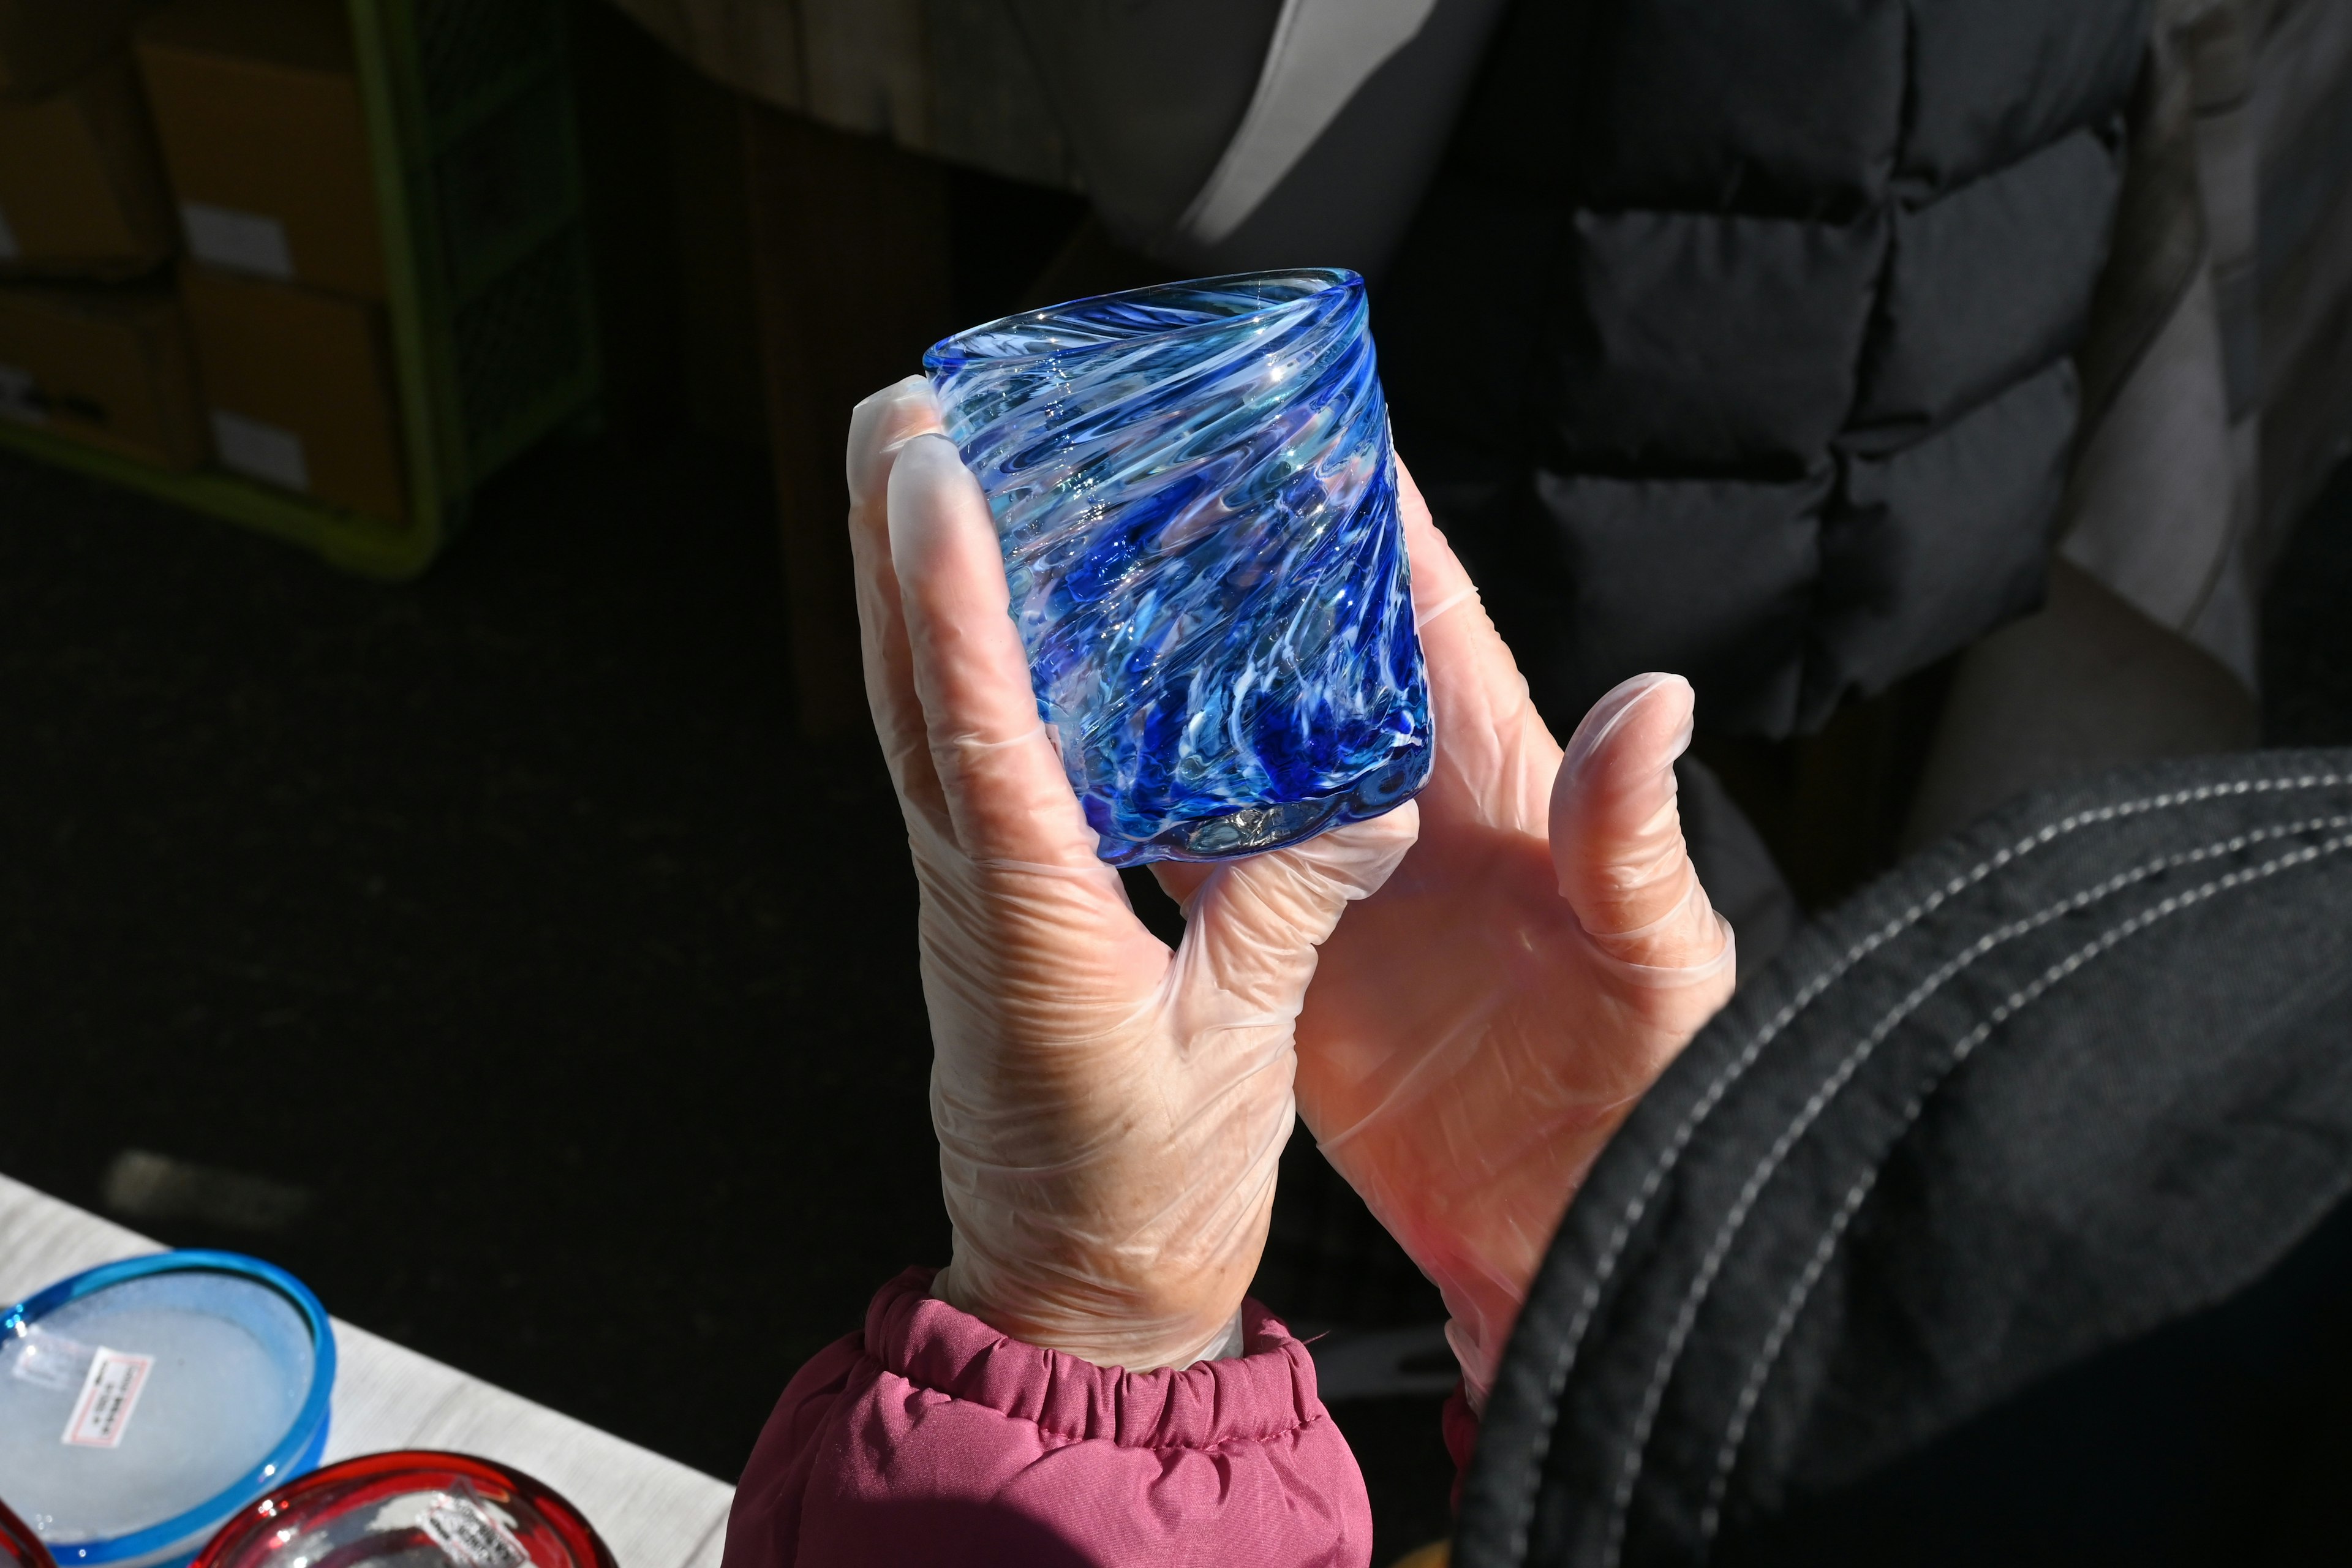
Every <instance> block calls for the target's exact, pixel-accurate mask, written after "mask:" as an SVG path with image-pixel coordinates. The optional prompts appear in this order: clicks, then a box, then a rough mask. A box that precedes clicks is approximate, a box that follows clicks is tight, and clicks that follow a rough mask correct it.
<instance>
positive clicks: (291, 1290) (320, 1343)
mask: <svg viewBox="0 0 2352 1568" xmlns="http://www.w3.org/2000/svg"><path fill="white" fill-rule="evenodd" d="M199 1273H201V1274H226V1275H230V1276H233V1277H235V1278H237V1279H248V1280H251V1281H253V1282H254V1283H255V1284H257V1285H266V1286H268V1288H269V1289H273V1290H276V1291H277V1292H278V1294H279V1295H281V1296H283V1297H285V1298H286V1300H288V1302H289V1303H290V1304H291V1305H292V1306H293V1308H294V1310H296V1311H298V1312H299V1313H300V1314H301V1315H302V1321H304V1323H306V1324H307V1325H308V1326H309V1327H310V1391H309V1393H308V1394H306V1395H305V1396H304V1398H303V1400H302V1407H301V1408H300V1409H299V1410H298V1411H296V1412H295V1414H294V1419H293V1421H292V1422H291V1423H289V1425H288V1426H287V1429H286V1435H285V1436H283V1437H280V1438H279V1439H278V1442H277V1444H276V1445H275V1446H274V1447H271V1448H270V1450H269V1452H268V1453H267V1454H265V1455H263V1456H262V1458H261V1463H260V1464H259V1465H258V1466H257V1467H256V1468H253V1469H251V1470H248V1471H247V1472H246V1475H245V1477H244V1478H243V1479H240V1480H238V1481H236V1483H235V1484H233V1485H231V1486H229V1487H228V1488H226V1489H224V1490H222V1491H219V1492H216V1493H215V1494H214V1495H213V1496H212V1497H210V1498H208V1499H206V1500H205V1501H203V1502H200V1503H198V1504H197V1505H196V1506H195V1507H194V1508H192V1509H188V1510H185V1511H184V1512H182V1513H178V1514H174V1515H173V1517H171V1518H170V1519H165V1520H159V1521H157V1522H155V1523H153V1524H151V1525H149V1526H147V1527H146V1528H145V1529H144V1530H134V1531H131V1532H130V1533H129V1534H127V1535H116V1536H109V1537H101V1538H100V1539H99V1540H96V1541H77V1542H63V1543H61V1544H59V1545H57V1546H51V1545H49V1544H48V1542H42V1543H41V1544H42V1545H43V1547H44V1548H45V1549H46V1550H47V1552H48V1553H49V1556H50V1558H51V1560H52V1561H54V1562H56V1563H58V1564H60V1568H63V1565H65V1564H68V1563H70V1564H75V1565H79V1564H82V1563H89V1564H98V1563H121V1562H124V1561H126V1560H129V1559H131V1558H138V1557H146V1556H149V1555H152V1553H154V1552H160V1551H162V1550H163V1548H165V1547H168V1546H176V1545H178V1544H179V1543H180V1542H184V1541H186V1540H188V1539H189V1538H190V1537H192V1536H194V1534H195V1533H196V1532H197V1531H200V1530H205V1531H207V1533H209V1531H208V1530H207V1527H217V1526H218V1525H219V1523H220V1522H221V1521H222V1520H223V1519H224V1518H226V1516H227V1515H229V1514H232V1513H234V1512H236V1510H238V1509H239V1508H241V1507H243V1506H244V1501H245V1500H246V1499H247V1498H249V1497H251V1496H252V1495H253V1493H254V1491H255V1490H256V1489H267V1488H268V1485H269V1484H270V1482H272V1481H273V1480H277V1479H279V1478H281V1477H284V1476H288V1475H290V1474H291V1473H292V1471H293V1469H294V1468H295V1467H296V1466H297V1465H299V1464H300V1463H302V1462H303V1460H304V1457H305V1456H306V1455H307V1456H309V1458H310V1462H312V1463H315V1462H316V1461H317V1458H318V1453H319V1450H320V1448H322V1447H324V1446H325V1441H326V1436H327V1408H328V1400H329V1397H330V1395H331V1394H332V1393H333V1391H334V1386H335V1330H334V1325H333V1323H332V1322H331V1321H329V1319H328V1317H327V1310H326V1308H324V1307H322V1306H320V1304H319V1298H318V1297H316V1296H313V1295H312V1294H311V1293H310V1287H309V1286H307V1285H305V1284H303V1283H302V1281H300V1280H299V1279H295V1278H294V1276H292V1275H291V1274H289V1273H287V1272H286V1270H284V1269H283V1268H278V1266H277V1265H276V1264H274V1263H264V1262H263V1261H262V1260H261V1259H260V1258H247V1256H245V1254H243V1253H241V1252H214V1251H211V1250H208V1249H205V1248H200V1247H186V1248H183V1249H180V1250H178V1251H173V1252H151V1253H149V1254H147V1255H146V1256H144V1257H142V1258H123V1259H122V1260H121V1262H118V1263H101V1264H100V1265H99V1266H98V1267H97V1268H85V1269H83V1270H82V1271H81V1272H80V1273H79V1274H75V1275H70V1276H68V1278H66V1279H60V1280H58V1282H57V1283H56V1284H54V1285H51V1286H49V1287H48V1288H47V1289H43V1290H39V1291H37V1292H35V1293H34V1294H33V1295H30V1296H27V1297H26V1298H25V1299H24V1300H21V1301H19V1302H17V1303H16V1305H15V1306H13V1307H11V1308H9V1309H8V1310H6V1311H5V1312H0V1336H5V1335H8V1334H14V1333H18V1332H21V1331H22V1330H23V1329H24V1328H25V1327H26V1325H28V1324H31V1323H34V1322H37V1321H39V1320H40V1319H42V1318H45V1317H47V1315H48V1314H49V1313H51V1312H54V1311H56V1310H58V1308H59V1307H62V1306H65V1305H66V1304H67V1303H68V1302H70V1301H79V1300H81V1299H82V1298H83V1297H85V1296H94V1295H96V1294H97V1293H98V1292H100V1290H104V1289H109V1288H110V1287H112V1286H116V1285H121V1284H124V1283H126V1282H128V1281H130V1280H132V1279H146V1278H148V1277H149V1276H151V1275H156V1274H199ZM199 1544H201V1543H199Z"/></svg>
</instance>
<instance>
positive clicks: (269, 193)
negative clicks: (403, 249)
mask: <svg viewBox="0 0 2352 1568" xmlns="http://www.w3.org/2000/svg"><path fill="white" fill-rule="evenodd" d="M137 38H138V51H139V67H140V70H141V72H142V75H143V76H144V77H145V79H146V82H147V100H148V104H149V106H150V108H151V109H152V110H153V113H154V116H155V128H156V131H157V132H158V134H159V136H160V137H161V139H162V142H163V165H164V168H165V169H166V170H167V171H168V172H169V174H170V175H171V181H172V192H173V195H174V196H175V197H176V198H177V199H178V201H179V204H180V219H181V225H182V227H183V228H184V231H185V235H186V239H187V246H188V254H189V255H190V256H191V257H192V258H194V259H195V260H197V261H199V262H202V263H204V264H205V265H206V266H208V267H211V268H217V269H224V270H228V271H235V272H242V273H246V274H248V275H250V276H253V277H257V278H268V279H273V280H275V281H278V282H293V283H302V284H307V285H309V286H310V287H311V288H314V289H331V290H334V291H335V292H337V293H342V294H349V295H352V296H355V297H357V298H360V299H366V300H381V299H383V293H384V269H383V231H382V228H381V226H380V225H379V223H378V221H377V216H376V206H375V182H374V177H373V174H372V173H371V170H370V165H369V162H368V143H367V128H366V121H365V117H364V116H363V114H362V110H361V105H360V85H359V74H358V69H357V67H356V65H355V64H354V61H353V58H352V39H351V34H350V31H349V28H348V26H347V24H346V22H345V20H344V16H343V7H342V5H341V3H340V0H172V3H171V4H168V5H164V6H163V8H162V9H161V10H159V11H156V12H154V13H153V14H152V15H150V16H147V17H145V18H144V19H142V21H141V22H140V24H139V26H138V30H137Z"/></svg>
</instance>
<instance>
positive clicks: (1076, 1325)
mask: <svg viewBox="0 0 2352 1568" xmlns="http://www.w3.org/2000/svg"><path fill="white" fill-rule="evenodd" d="M939 429H940V421H939V415H938V411H937V408H936V407H935V405H933V403H932V401H931V398H930V395H929V391H928V389H927V388H926V387H925V386H924V384H923V383H922V382H921V381H920V380H919V379H917V378H909V379H908V381H906V382H903V383H901V384H898V385H897V386H894V387H890V388H888V389H886V390H885V391H883V392H880V393H877V394H876V395H874V396H873V397H871V398H868V399H867V400H866V402H864V403H862V404H860V405H858V408H857V412H856V417H855V419H854V421H853V423H852V426H851V429H850V438H849V487H850V494H851V509H850V532H851V539H852V544H853V550H854V553H855V559H856V576H857V605H858V623H859V627H860V630H861V633H862V638H863V643H864V653H865V664H866V692H867V695H868V698H869V699H870V700H871V702H872V704H873V709H874V723H875V728H876V730H877V731H878V733H879V734H880V737H881V741H882V747H883V752H884V753H885V755H886V756H887V759H888V762H889V766H890V773H891V778H892V781H893V782H894V784H896V785H897V788H898V799H899V804H900V805H901V806H902V807H903V809H904V812H905V816H906V821H907V837H908V846H909V847H910V849H911V851H912V853H913V857H914V863H915V872H916V878H917V880H918V882H919V885H920V888H921V894H922V910H921V923H920V942H921V953H922V976H923V995H924V1000H925V1002H926V1004H927V1005H928V1006H929V1011H930V1019H931V1037H932V1045H933V1049H934V1056H933V1059H932V1069H931V1119H932V1122H933V1124H934V1126H935V1128H936V1130H937V1131H938V1133H939V1141H940V1178H941V1184H942V1186H943V1187H944V1189H945V1193H946V1197H947V1206H948V1215H949V1218H950V1221H952V1223H953V1226H954V1233H955V1244H954V1256H953V1261H952V1262H950V1265H949V1266H948V1268H946V1270H945V1271H943V1272H942V1273H941V1274H940V1277H939V1279H938V1281H937V1282H936V1283H935V1284H934V1286H933V1288H932V1289H933V1293H934V1294H935V1295H938V1296H940V1297H941V1298H942V1299H944V1300H947V1301H949V1302H950V1303H951V1304H952V1305H955V1306H957V1307H960V1308H961V1309H963V1310H966V1311H969V1312H971V1313H972V1314H973V1315H974V1316H976V1317H978V1318H980V1319H981V1320H982V1321H985V1322H987V1323H988V1324H990V1325H991V1326H992V1327H994V1328H996V1329H998V1330H1000V1331H1003V1332H1004V1333H1006V1334H1009V1335H1011V1336H1013V1338H1015V1339H1019V1340H1023V1341H1026V1342H1030V1343H1033V1344H1039V1345H1045V1346H1047V1347H1050V1348H1053V1349H1056V1350H1062V1351H1067V1352H1072V1353H1075V1354H1076V1355H1080V1356H1083V1357H1085V1358H1086V1359H1087V1360H1088V1361H1091V1362H1095V1363H1099V1364H1102V1365H1107V1366H1123V1367H1127V1368H1129V1369H1130V1370H1135V1371H1142V1370H1147V1369H1150V1368H1155V1367H1162V1366H1181V1365H1186V1364H1189V1363H1192V1362H1193V1361H1196V1360H1198V1359H1200V1358H1201V1357H1202V1356H1203V1355H1207V1354H1213V1353H1220V1352H1223V1351H1225V1350H1227V1349H1228V1348H1233V1347H1232V1342H1233V1341H1234V1338H1236V1337H1237V1336H1236V1335H1235V1326H1236V1324H1237V1321H1238V1313H1239V1311H1240V1308H1241V1301H1242V1296H1243V1292H1244V1290H1245V1289H1247V1287H1248V1285H1249V1281H1250V1278H1251V1276H1252V1274H1253V1273H1254V1272H1255V1269H1256V1267H1257V1262H1258V1257H1259V1254H1260V1252H1261V1251H1262V1250H1263V1249H1264V1247H1265V1230H1266V1220H1267V1215H1268V1210H1269V1208H1270V1205H1272V1202H1273V1198H1274V1184H1275V1168H1276V1158H1277V1156H1278V1155H1279V1154H1280V1153H1281V1152H1282V1146H1283V1143H1284V1142H1285V1141H1286V1139H1287V1138H1288V1136H1289V1133H1290V1130H1291V1125H1292V1119H1293V1114H1294V1101H1293V1098H1292V1088H1291V1084H1292V1073H1293V1068H1294V1060H1295V1058H1294V1055H1293V1051H1292V1038H1291V1036H1292V1028H1293V1026H1294V1024H1295V1022H1296V1020H1297V1016H1298V1010H1299V1007H1300V1005H1301V1002H1302V1000H1303V999H1304V997H1305V995H1306V992H1307V982H1308V981H1309V979H1310V978H1311V977H1312V976H1313V974H1314V973H1315V965H1316V949H1317V946H1318V944H1319V943H1321V942H1323V941H1324V940H1325V939H1326V938H1327V937H1328V936H1329V935H1330V934H1331V931H1332V928H1333V926H1334V925H1335V924H1336V923H1337V922H1338V921H1339V915H1340V911H1341V910H1343V909H1344V908H1345V907H1346V906H1347V905H1348V903H1349V901H1350V900H1358V899H1361V898H1363V897H1365V896H1366V895H1368V894H1370V892H1372V891H1373V890H1374V889H1377V888H1379V887H1380V885H1381V882H1382V881H1383V880H1384V879H1386V878H1387V877H1388V875H1389V873H1390V872H1391V870H1392V869H1393V868H1395V866H1396V864H1397V861H1398V859H1399V858H1401V857H1402V855H1403V853H1404V852H1405V850H1406V849H1407V847H1410V846H1411V844H1412V837H1413V830H1414V822H1415V813H1414V810H1413V808H1412V806H1411V805H1406V806H1403V807H1401V808H1400V809H1398V810H1397V811H1394V812H1391V813H1390V814H1389V815H1388V816H1383V817H1381V818H1379V819H1377V820H1375V821H1371V822H1367V823H1360V824H1356V825H1353V826H1349V827H1345V828H1341V829H1339V830H1337V831H1334V832H1331V833H1328V834H1325V835H1323V836H1322V837H1318V838H1316V839H1314V840H1312V841H1310V842H1308V843H1307V844H1305V845H1302V846H1300V847H1297V848H1294V849H1287V850H1282V851H1278V852H1276V853H1273V854H1268V855H1260V856H1255V857H1252V858H1247V859H1244V860H1235V861H1230V862H1227V863H1225V864H1223V865H1222V866H1219V867H1217V868H1213V869H1207V868H1202V869H1201V872H1200V874H1199V875H1198V876H1196V877H1194V878H1192V879H1191V880H1192V889H1191V891H1192V896H1191V899H1190V902H1189V906H1188V909H1187V925H1186V929H1185V934H1184V940H1183V943H1182V945H1181V947H1180V948H1178V949H1177V950H1176V951H1175V952H1170V951H1169V949H1168V948H1167V947H1166V945H1165V944H1163V943H1162V942H1160V940H1159V939H1158V938H1156V937H1154V936H1153V935H1152V934H1151V933H1150V931H1147V930H1145V929H1144V927H1143V926H1142V924H1141V923H1140V922H1139V921H1138V920H1137V919H1136V917H1135V914H1134V911H1133V910H1132V909H1131V908H1130V907H1129V903H1128V900H1127V895H1126V892H1125V890H1124V889H1123V888H1122V887H1121V886H1120V883H1119V879H1118V873H1117V872H1115V871H1113V870H1112V869H1111V868H1109V867H1108V866H1105V865H1104V864H1103V863H1102V862H1101V861H1100V860H1099V859H1097V858H1096V854H1095V846H1096V836H1095V833H1094V831H1093V830H1092V829H1091V828H1089V827H1088V826H1087V822H1086V818H1085V816H1084V815H1083V814H1082V812H1081V811H1080V809H1079V806H1078V803H1077V799H1076V796H1075V795H1073V794H1072V793H1071V790H1070V786H1069V783H1068V781H1067V779H1066V776H1065V775H1064V773H1063V771H1062V764H1061V761H1060V759H1059V757H1058V756H1057V755H1056V754H1055V749H1054V746H1053V743H1052V742H1051V741H1050V740H1049V739H1048V735H1047V731H1046V730H1045V726H1044V724H1043V723H1042V722H1040V721H1039V718H1038V714H1037V704H1036V700H1035V699H1034V696H1033V695H1032V694H1031V689H1030V681H1029V668H1028V661H1027V658H1026V657H1025V656H1024V653H1023V651H1022V647H1021V641H1020V637H1019V636H1018V634H1017V633H1016V632H1015V630H1014V628H1013V621H1012V618H1011V616H1010V615H1009V614H1008V611H1007V604H1008V597H1007V590H1006V587H1005V581H1004V569H1003V558H1002V556H1001V555H1000V553H999V550H998V545H997V539H996V530H995V526H994V524H993V523H992V521H991V519H990V517H989V511H988V504H987V501H986V500H985V498H984V497H983V496H982V493H981V490H980V487H979V485H978V483H977V482H976V481H975V480H974V479H972V478H971V474H970V473H968V472H967V471H966V470H965V468H964V467H963V465H962V462H961V459H959V458H958V457H957V455H956V451H955V448H954V447H953V446H951V445H950V443H949V442H948V440H947V438H946V437H944V436H941V435H940V434H938V431H939Z"/></svg>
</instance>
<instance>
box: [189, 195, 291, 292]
mask: <svg viewBox="0 0 2352 1568" xmlns="http://www.w3.org/2000/svg"><path fill="white" fill-rule="evenodd" d="M180 223H181V225H182V226H184V227H185V228H186V229H187V231H188V254H189V255H191V256H193V257H194V258H196V259H197V260H199V261H202V262H206V263H208V264H210V265H211V266H214V267H226V268H229V269H230V270H231V271H233V272H251V273H255V274H257V275H258V276H260V277H263V278H275V279H278V281H280V282H284V281H286V280H288V279H291V278H292V277H293V276H294V253H293V252H292V251H291V250H289V249H288V248H287V247H286V226H285V225H284V224H282V223H279V222H278V220H277V219H276V218H274V217H268V216H263V215H262V214H260V213H241V212H238V211H236V209H235V208H234V207H216V206H214V205H212V204H211V203H209V202H182V203H181V204H180Z"/></svg>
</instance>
